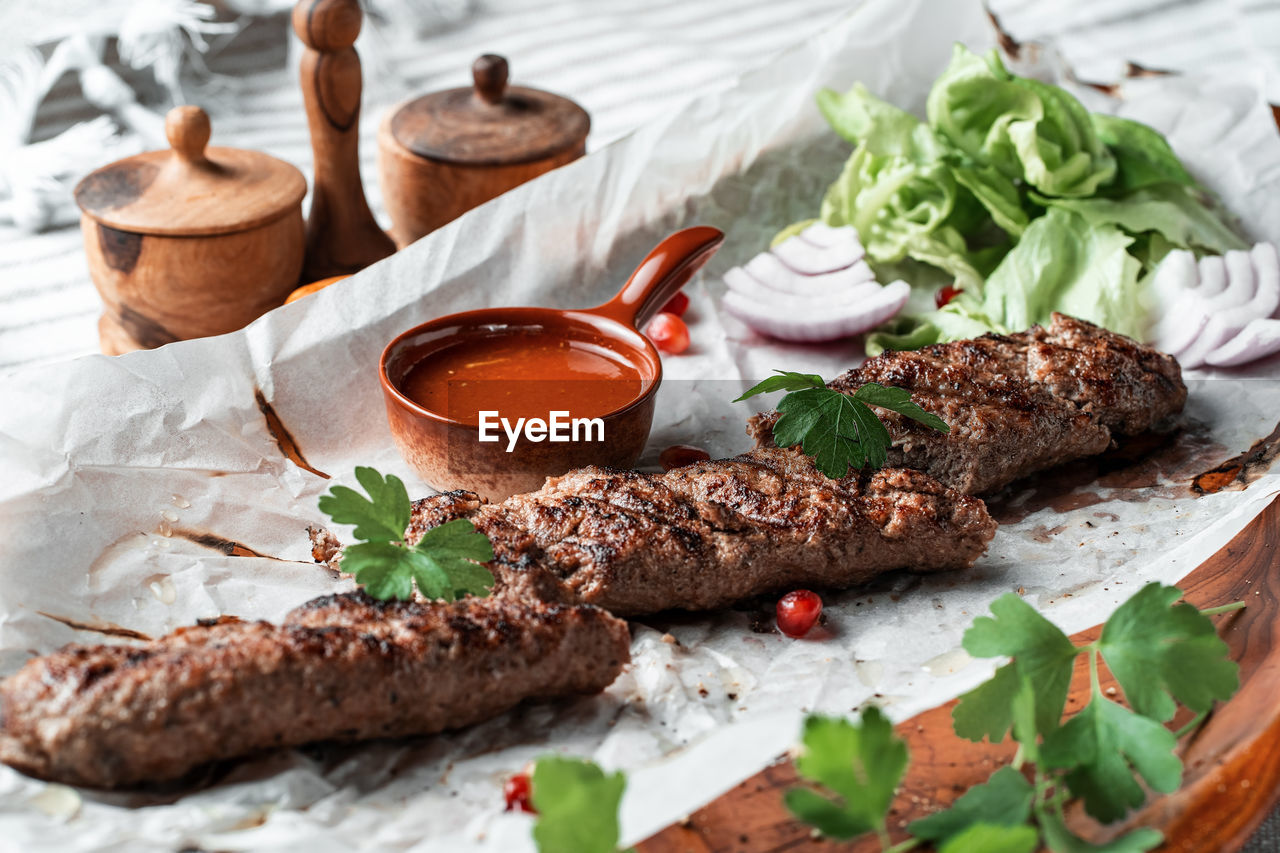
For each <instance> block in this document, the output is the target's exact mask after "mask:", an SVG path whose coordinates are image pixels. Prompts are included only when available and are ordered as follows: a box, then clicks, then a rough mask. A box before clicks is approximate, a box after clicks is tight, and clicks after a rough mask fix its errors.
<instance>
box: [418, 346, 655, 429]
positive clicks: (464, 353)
mask: <svg viewBox="0 0 1280 853" xmlns="http://www.w3.org/2000/svg"><path fill="white" fill-rule="evenodd" d="M644 386H645V383H644V380H643V378H642V377H641V375H640V372H639V371H638V370H637V369H636V368H635V367H634V366H632V365H631V364H630V363H628V362H627V361H626V359H625V358H624V357H623V356H622V355H621V354H620V353H617V352H615V351H613V350H611V349H608V348H606V347H602V346H599V345H597V344H592V343H589V342H586V341H577V340H569V339H565V338H561V337H556V336H554V335H542V334H537V333H520V332H515V333H506V334H501V335H494V336H491V337H486V336H479V335H476V336H466V337H463V338H461V339H460V340H459V341H458V342H457V343H455V344H452V345H449V346H446V347H444V348H443V349H440V350H437V351H435V352H432V353H430V354H429V355H427V356H426V357H425V358H423V359H422V361H420V362H418V363H417V364H415V365H414V366H413V367H412V368H410V370H409V372H408V374H407V375H406V376H405V378H404V381H403V382H401V383H400V390H401V391H402V392H403V393H404V395H405V396H406V397H408V398H409V399H410V400H413V401H414V402H415V403H417V404H418V405H420V406H422V407H424V408H426V409H429V410H430V411H433V412H437V413H440V414H446V415H448V416H449V417H450V418H452V419H454V420H457V421H461V422H462V423H467V424H477V423H479V412H481V411H496V412H498V415H499V417H503V418H509V419H511V420H513V421H514V419H516V418H535V417H536V418H544V419H545V418H546V417H547V415H548V414H549V413H550V412H552V411H567V412H568V413H569V416H570V417H580V418H594V417H600V416H602V415H607V414H609V413H610V412H614V411H617V410H618V409H621V408H623V407H625V406H626V405H627V404H629V403H631V402H633V401H634V400H635V399H636V398H637V397H639V396H640V395H641V393H642V392H643V391H644Z"/></svg>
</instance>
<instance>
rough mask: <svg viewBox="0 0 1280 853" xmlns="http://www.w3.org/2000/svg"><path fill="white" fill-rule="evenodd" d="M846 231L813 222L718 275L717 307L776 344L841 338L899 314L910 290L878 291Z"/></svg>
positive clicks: (853, 233) (900, 286) (896, 286)
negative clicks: (721, 292)
mask: <svg viewBox="0 0 1280 853" xmlns="http://www.w3.org/2000/svg"><path fill="white" fill-rule="evenodd" d="M865 254H866V252H865V251H864V250H863V248H862V243H861V242H860V241H859V240H858V232H857V230H855V229H854V228H852V227H849V226H844V227H840V228H834V227H832V226H830V225H826V224H823V223H821V222H816V223H813V224H812V225H810V226H808V227H807V228H805V230H804V231H802V232H800V233H799V234H797V235H795V236H793V237H789V238H788V239H786V240H784V241H783V242H781V243H779V244H778V245H777V246H775V247H774V248H773V250H772V251H771V252H763V253H761V254H759V255H756V256H755V257H754V258H752V259H751V260H750V261H748V262H747V263H746V264H744V265H743V266H741V267H734V268H733V269H731V270H729V271H728V272H726V273H725V274H724V280H725V284H727V285H728V286H729V292H728V293H726V294H725V297H724V307H725V310H726V311H728V312H729V313H730V314H732V315H733V316H735V317H737V318H738V319H739V320H741V321H742V322H744V323H746V324H747V325H748V326H750V327H751V328H753V329H755V330H756V331H757V332H760V333H761V334H765V335H769V336H770V337H774V338H778V339H780V340H784V341H804V342H817V341H832V340H838V339H840V338H847V337H851V336H853V335H856V334H858V333H860V332H865V331H867V330H868V329H873V328H875V327H876V326H878V325H880V324H881V323H883V322H884V321H885V320H888V319H889V318H890V317H892V316H893V315H894V314H897V313H898V312H899V311H901V310H902V307H903V306H904V305H906V303H907V298H908V297H909V296H910V295H911V288H910V287H909V286H908V285H907V284H906V283H905V282H902V281H895V282H893V283H892V284H890V285H888V286H887V287H881V286H880V283H879V282H877V281H876V279H875V273H874V272H873V271H872V269H871V267H870V266H869V265H868V264H867V262H866V260H865V257H864V256H865Z"/></svg>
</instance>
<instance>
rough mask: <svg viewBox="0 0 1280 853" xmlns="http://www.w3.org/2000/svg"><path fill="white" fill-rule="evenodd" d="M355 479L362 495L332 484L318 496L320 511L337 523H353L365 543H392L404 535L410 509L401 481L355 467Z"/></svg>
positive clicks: (389, 475)
mask: <svg viewBox="0 0 1280 853" xmlns="http://www.w3.org/2000/svg"><path fill="white" fill-rule="evenodd" d="M356 480H357V481H359V483H360V485H361V486H364V490H365V491H366V492H368V493H369V497H368V498H366V497H364V496H363V495H361V494H360V493H359V492H357V491H356V490H355V489H350V488H347V487H346V486H334V487H333V488H332V489H331V490H330V493H329V494H327V495H321V496H320V511H321V512H323V513H324V514H325V515H327V516H329V517H330V518H332V519H333V520H334V521H336V522H338V523H339V524H354V525H355V526H356V529H355V536H356V538H357V539H364V540H366V541H368V542H395V541H397V540H399V539H400V538H401V537H402V536H404V529H405V528H406V527H408V526H409V517H410V515H411V513H412V511H413V507H412V505H411V504H410V503H409V493H408V492H407V491H405V488H404V482H403V481H401V479H400V478H399V477H397V476H395V475H394V474H388V475H387V477H386V479H385V480H384V479H383V477H382V475H381V474H379V473H378V472H377V471H375V470H374V469H372V468H365V467H362V466H358V467H357V468H356Z"/></svg>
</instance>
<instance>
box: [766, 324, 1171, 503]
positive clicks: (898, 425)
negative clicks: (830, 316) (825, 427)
mask: <svg viewBox="0 0 1280 853" xmlns="http://www.w3.org/2000/svg"><path fill="white" fill-rule="evenodd" d="M868 382H878V383H880V384H881V385H896V386H897V387H899V388H905V389H907V390H908V391H910V392H911V399H912V400H913V401H915V402H916V403H917V404H919V405H920V407H921V408H923V409H925V410H926V411H929V412H933V413H934V414H936V415H938V416H939V417H941V418H942V419H943V420H944V421H946V422H947V424H948V425H949V426H950V427H951V431H950V432H949V433H941V432H938V431H936V430H933V429H931V428H929V427H927V426H924V425H923V424H920V423H917V422H916V421H913V420H910V419H908V418H904V417H903V416H901V415H899V414H897V413H895V412H890V411H886V410H882V409H877V410H876V413H877V414H878V415H879V416H880V418H881V419H882V420H883V421H884V422H885V425H886V426H887V427H888V429H889V434H890V435H891V436H892V437H893V446H892V448H891V449H890V451H889V463H888V464H890V465H901V466H904V467H907V468H915V469H917V470H920V471H925V472H927V473H929V474H931V475H933V476H934V477H936V478H937V479H938V480H941V481H942V482H943V483H944V484H946V485H948V486H951V487H952V488H955V489H958V490H960V491H961V492H964V493H965V494H971V495H980V494H986V493H989V492H992V491H995V490H997V489H999V488H1001V487H1002V486H1004V485H1006V484H1008V483H1010V482H1012V481H1014V480H1016V479H1018V478H1019V477H1025V476H1026V475H1028V474H1031V473H1033V472H1035V471H1040V470H1043V469H1045V468H1049V467H1052V466H1054V465H1059V464H1061V463H1063V462H1068V461H1070V460H1072V459H1078V458H1080V457H1082V456H1092V455H1094V454H1097V453H1101V452H1102V451H1104V450H1106V449H1107V448H1108V447H1109V446H1111V443H1112V440H1113V436H1115V435H1134V434H1137V433H1140V432H1144V431H1146V430H1149V429H1151V428H1152V427H1154V426H1155V425H1156V424H1158V423H1159V422H1160V421H1162V420H1164V419H1165V418H1167V417H1169V416H1170V415H1173V414H1176V413H1177V412H1180V411H1182V407H1183V405H1184V404H1185V403H1186V400H1187V387H1186V385H1184V384H1183V382H1182V371H1181V369H1180V368H1179V367H1178V362H1177V361H1176V360H1175V359H1174V358H1173V357H1172V356H1169V355H1165V354H1164V353H1161V352H1159V351H1157V350H1155V349H1152V348H1151V347H1147V346H1143V345H1141V344H1139V343H1136V342H1135V341H1133V340H1131V339H1129V338H1126V337H1124V336H1123V335H1117V334H1115V333H1114V332H1108V331H1107V330H1105V329H1101V328H1099V327H1097V326H1094V325H1093V324H1091V323H1086V322H1084V321H1083V320H1077V319H1075V318H1073V317H1068V316H1066V315H1063V314H1054V315H1053V320H1052V322H1051V323H1050V324H1049V326H1048V327H1047V328H1042V327H1040V326H1033V327H1032V328H1030V329H1028V330H1027V331H1025V332H1020V333H1018V334H1013V335H983V336H982V337H980V338H976V339H973V340H964V341H953V342H951V343H946V344H936V345H934V346H929V347H924V348H923V349H919V350H915V351H907V350H904V351H892V352H885V353H882V354H881V355H878V356H876V357H875V358H872V359H868V360H867V361H866V362H865V363H864V364H863V365H862V366H861V367H858V368H855V369H853V370H850V371H848V372H846V373H844V374H842V375H841V376H839V377H837V378H836V379H834V380H832V381H831V382H830V383H828V387H830V388H834V389H835V390H837V391H842V392H845V393H849V394H851V393H853V392H854V391H856V390H857V389H858V388H859V387H861V386H862V385H865V384H866V383H868ZM777 418H778V415H777V413H776V412H769V413H765V414H760V415H756V416H755V417H753V418H752V419H751V420H750V422H749V423H748V426H747V434H748V435H750V436H752V437H753V438H754V439H755V440H756V445H757V446H759V447H766V446H770V445H772V444H773V424H774V422H775V421H776V420H777Z"/></svg>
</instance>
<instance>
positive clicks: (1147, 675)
mask: <svg viewBox="0 0 1280 853" xmlns="http://www.w3.org/2000/svg"><path fill="white" fill-rule="evenodd" d="M1181 597H1182V592H1181V591H1180V590H1178V589H1177V588H1176V587H1171V586H1164V585H1162V584H1158V583H1152V584H1148V585H1147V586H1145V587H1143V588H1142V589H1141V590H1139V591H1138V592H1137V594H1135V595H1134V596H1133V597H1132V598H1130V599H1129V600H1128V601H1126V602H1125V603H1124V604H1122V605H1121V606H1120V607H1119V609H1117V610H1116V611H1115V613H1113V614H1112V615H1111V618H1110V619H1108V620H1107V622H1106V624H1105V625H1104V626H1103V629H1102V634H1101V635H1100V636H1099V638H1098V639H1097V640H1095V641H1094V642H1092V643H1087V644H1085V645H1081V646H1077V645H1075V644H1074V643H1072V642H1071V640H1070V639H1069V638H1068V637H1067V635H1066V634H1064V633H1063V632H1062V631H1061V630H1060V629H1059V628H1058V627H1057V626H1056V625H1054V624H1053V623H1052V622H1050V621H1049V620H1048V619H1046V618H1044V617H1043V616H1041V615H1040V614H1039V613H1038V612H1037V611H1036V610H1035V608H1033V607H1031V605H1029V604H1027V603H1026V602H1025V601H1023V600H1022V599H1021V598H1019V597H1018V596H1016V595H1013V594H1010V595H1006V596H1004V597H1002V598H999V599H997V600H996V601H995V602H994V603H992V605H991V613H992V615H991V616H983V617H980V618H978V619H976V620H975V621H974V624H973V625H972V626H971V627H970V628H969V630H968V631H966V632H965V635H964V641H963V645H964V648H965V650H966V651H967V652H969V654H971V655H973V656H974V657H980V658H991V657H1006V656H1007V657H1009V658H1011V660H1010V661H1009V662H1008V663H1006V664H1004V665H1003V666H1001V667H1000V668H999V669H997V670H996V672H995V675H994V676H993V677H992V678H991V679H990V680H989V681H987V682H985V683H984V684H982V685H980V686H978V687H977V688H975V689H974V690H971V691H969V692H968V693H966V694H964V695H963V696H962V697H960V701H959V703H958V704H957V705H956V707H955V709H954V711H953V712H952V720H953V722H954V724H955V730H956V733H957V734H958V735H960V736H961V737H964V738H967V739H969V740H974V741H980V740H982V739H984V738H987V739H989V740H991V741H992V742H994V743H998V742H1000V741H1001V740H1003V739H1004V737H1005V736H1006V735H1009V734H1012V737H1013V739H1014V740H1015V741H1016V742H1017V744H1018V751H1017V754H1016V756H1015V758H1014V761H1013V764H1012V765H1011V766H1008V767H1003V768H1001V769H999V770H997V771H996V772H995V773H993V774H992V775H991V777H990V778H989V779H988V780H987V781H986V782H985V783H984V784H981V785H977V786H975V787H973V788H970V789H969V790H968V791H967V792H966V793H965V794H964V795H962V796H961V797H960V798H958V799H957V800H956V801H955V802H954V803H952V805H951V807H950V808H948V809H947V810H945V811H942V812H938V813H937V814H933V815H930V816H929V817H926V818H923V819H921V820H917V821H914V822H912V823H911V824H909V825H908V827H907V831H908V832H909V833H911V836H912V837H911V838H909V839H907V840H906V841H903V842H901V843H899V844H897V845H893V846H890V845H889V840H888V834H887V832H886V831H885V817H886V815H887V813H888V809H889V806H890V804H891V802H892V800H893V795H894V791H895V789H896V788H897V787H898V785H899V784H900V783H901V781H902V779H903V776H904V775H905V773H906V768H907V754H906V752H907V750H906V744H905V742H904V741H902V740H900V739H899V738H897V736H896V735H894V734H893V730H892V728H891V726H890V725H889V722H888V720H887V719H886V718H885V717H884V715H883V714H881V713H880V711H879V710H878V709H876V708H868V709H867V710H866V711H865V712H864V713H863V714H862V717H861V721H860V722H859V723H857V724H855V723H852V722H850V721H847V720H843V719H830V718H826V717H819V716H811V717H810V718H809V719H808V720H806V722H805V728H804V734H803V737H802V745H803V750H804V751H803V752H802V754H801V755H800V756H799V757H798V758H797V759H796V770H797V772H798V773H799V774H800V776H801V777H802V778H804V779H806V780H808V781H809V782H810V783H812V784H813V785H814V786H816V788H817V790H813V789H810V788H799V789H794V790H792V791H788V792H787V794H786V803H787V806H788V807H789V808H790V809H791V811H792V813H793V814H795V815H796V817H797V818H799V819H800V820H802V821H805V822H806V823H809V824H810V825H812V826H814V827H815V828H816V829H817V830H818V831H819V832H821V833H822V834H824V835H830V836H832V837H834V838H839V839H849V838H853V837H855V836H857V835H861V834H863V833H866V832H875V833H876V834H877V835H878V836H879V837H880V839H881V847H882V849H884V850H886V851H893V853H901V851H905V850H909V849H911V848H913V847H916V846H918V845H919V844H921V843H923V842H930V843H932V844H933V845H935V847H936V848H937V849H938V850H939V851H940V853H993V851H994V853H1032V851H1034V850H1036V849H1039V847H1040V846H1041V845H1043V846H1044V847H1047V848H1048V849H1049V850H1050V851H1053V853H1143V851H1146V850H1150V849H1151V848H1153V847H1155V846H1156V845H1158V844H1159V843H1160V842H1161V836H1160V833H1159V832H1157V831H1155V830H1153V829H1150V828H1141V829H1137V830H1135V831H1133V832H1130V833H1128V834H1127V835H1124V836H1121V837H1119V838H1116V839H1114V840H1112V841H1110V842H1108V843H1106V844H1102V845H1095V844H1092V843H1090V842H1088V841H1085V840H1084V839H1082V838H1079V837H1077V836H1076V835H1075V834H1074V833H1072V832H1071V831H1070V830H1069V829H1068V828H1067V825H1066V820H1065V816H1064V810H1063V806H1064V804H1065V802H1066V801H1067V800H1069V799H1073V798H1079V799H1080V800H1082V801H1083V803H1084V807H1085V811H1087V812H1088V813H1089V814H1090V815H1091V816H1093V817H1094V818H1096V819H1097V820H1099V821H1101V822H1103V823H1111V822H1114V821H1117V820H1120V819H1121V818H1123V817H1124V816H1125V815H1126V814H1127V813H1128V812H1129V811H1130V810H1131V809H1134V808H1137V807H1139V806H1141V805H1142V804H1143V803H1144V802H1145V801H1146V793H1145V792H1144V790H1143V788H1142V786H1141V785H1140V784H1139V781H1138V780H1139V779H1141V780H1142V781H1143V782H1145V783H1146V784H1147V786H1148V787H1150V788H1151V789H1152V790H1154V791H1158V792H1164V793H1167V792H1171V791H1174V790H1176V789H1177V787H1178V785H1179V784H1181V781H1182V762H1181V760H1180V759H1179V758H1178V756H1177V755H1176V754H1175V753H1174V748H1175V747H1176V745H1177V737H1178V735H1177V734H1175V733H1174V732H1171V731H1170V730H1169V729H1168V728H1166V727H1165V726H1164V725H1163V724H1164V723H1165V722H1167V721H1168V720H1170V719H1171V718H1172V717H1173V715H1174V713H1175V712H1176V710H1177V706H1178V704H1179V703H1181V704H1182V705H1184V706H1185V707H1187V708H1188V709H1190V710H1192V711H1195V712H1197V713H1198V714H1199V715H1200V716H1199V717H1197V720H1199V719H1203V716H1204V715H1205V714H1207V713H1208V712H1209V710H1210V709H1211V708H1212V707H1213V704H1214V702H1216V701H1224V700H1226V699H1229V698H1230V697H1231V695H1232V694H1233V693H1235V691H1236V689H1237V687H1238V686H1239V675H1238V668H1237V666H1236V664H1235V663H1234V662H1232V661H1231V660H1229V659H1228V658H1227V651H1228V650H1227V644H1226V643H1225V642H1223V641H1222V639H1221V638H1219V637H1218V635H1217V632H1216V631H1215V630H1214V626H1213V623H1212V622H1210V621H1209V619H1208V616H1209V615H1212V614H1214V613H1220V612H1225V611H1226V610H1231V609H1235V608H1238V607H1242V606H1243V604H1242V603H1239V602H1237V603H1236V604H1232V605H1226V606H1225V607H1221V608H1215V609H1213V610H1206V611H1201V610H1197V609H1196V608H1195V607H1193V606H1191V605H1190V604H1186V603H1175V602H1177V601H1178V599H1180V598H1181ZM1080 655H1085V656H1087V659H1088V666H1089V674H1090V688H1091V695H1090V700H1089V703H1088V704H1087V705H1086V706H1085V707H1084V709H1083V710H1081V711H1080V712H1079V713H1077V714H1076V715H1075V716H1073V717H1071V719H1069V720H1068V721H1067V722H1066V723H1063V722H1062V715H1063V711H1064V709H1065V706H1066V699H1067V691H1068V687H1069V686H1070V681H1071V674H1072V672H1073V670H1074V668H1075V665H1076V659H1077V658H1078V657H1079V656H1080ZM1100 661H1102V662H1105V663H1106V665H1107V667H1108V668H1109V669H1110V670H1111V672H1112V674H1113V675H1114V676H1115V678H1116V681H1117V682H1118V683H1119V685H1120V689H1121V690H1122V691H1123V692H1124V698H1125V700H1126V701H1127V702H1128V705H1129V706H1130V707H1129V708H1126V707H1125V706H1124V705H1121V704H1120V703H1118V702H1115V701H1113V700H1111V699H1108V698H1107V697H1106V695H1105V694H1104V693H1103V691H1102V687H1101V684H1100V682H1099V678H1098V666H1099V662H1100ZM820 791H821V792H823V793H819V792H820ZM824 794H826V795H824Z"/></svg>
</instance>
